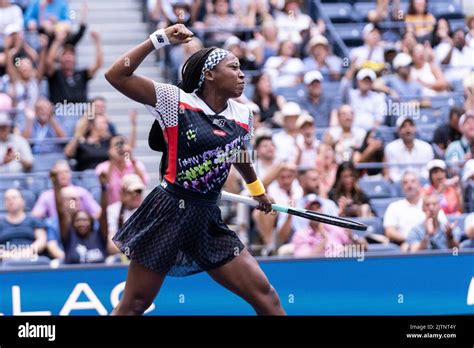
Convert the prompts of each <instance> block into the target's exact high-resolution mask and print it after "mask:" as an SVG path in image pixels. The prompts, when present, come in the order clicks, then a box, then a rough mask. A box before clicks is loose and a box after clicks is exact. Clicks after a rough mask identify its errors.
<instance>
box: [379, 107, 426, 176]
mask: <svg viewBox="0 0 474 348" xmlns="http://www.w3.org/2000/svg"><path fill="white" fill-rule="evenodd" d="M396 126H397V128H398V136H399V137H400V138H399V139H396V140H394V141H392V142H390V143H388V144H387V146H386V147H385V162H386V163H388V164H389V165H391V166H390V167H389V168H388V170H387V174H388V177H389V179H390V180H392V181H393V182H398V181H400V179H401V177H402V174H403V172H404V171H406V170H411V169H412V170H415V171H418V172H419V173H420V175H421V176H422V177H424V178H428V171H427V170H426V168H424V166H422V165H421V164H423V163H427V162H429V161H431V160H432V159H433V158H434V152H433V148H432V147H431V145H430V144H428V143H427V142H425V141H423V140H419V139H416V125H415V121H414V120H413V118H411V117H409V116H401V117H398V118H397V122H396ZM394 164H399V165H402V166H401V167H400V166H393V165H394Z"/></svg>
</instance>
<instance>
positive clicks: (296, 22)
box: [274, 0, 322, 44]
mask: <svg viewBox="0 0 474 348" xmlns="http://www.w3.org/2000/svg"><path fill="white" fill-rule="evenodd" d="M301 5H302V1H300V0H285V3H284V5H283V9H282V11H277V12H276V14H275V15H274V17H275V23H276V25H277V27H278V39H279V40H280V41H286V40H289V41H291V42H293V43H294V44H301V43H302V42H303V36H304V35H305V33H306V34H308V33H309V30H310V29H311V27H313V26H314V22H313V20H312V19H311V17H310V16H308V15H307V14H305V13H303V12H302V11H301ZM321 29H322V28H321V26H320V29H319V31H320V32H322V30H321Z"/></svg>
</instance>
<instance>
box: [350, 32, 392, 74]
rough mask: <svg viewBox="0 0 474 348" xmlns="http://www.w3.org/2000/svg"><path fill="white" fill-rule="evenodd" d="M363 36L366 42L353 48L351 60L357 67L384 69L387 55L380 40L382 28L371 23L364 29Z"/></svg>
mask: <svg viewBox="0 0 474 348" xmlns="http://www.w3.org/2000/svg"><path fill="white" fill-rule="evenodd" d="M362 36H363V39H364V44H363V45H362V46H359V47H356V48H353V49H352V50H351V52H350V59H351V62H353V63H354V64H355V67H356V68H357V69H360V68H363V67H367V68H371V69H372V70H375V71H380V70H382V69H383V67H384V65H385V55H384V48H383V46H382V43H381V41H380V28H379V27H378V26H377V25H374V24H372V23H369V24H367V25H366V26H365V27H364V29H363V30H362Z"/></svg>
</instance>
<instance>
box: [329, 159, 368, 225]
mask: <svg viewBox="0 0 474 348" xmlns="http://www.w3.org/2000/svg"><path fill="white" fill-rule="evenodd" d="M358 180H359V173H358V172H357V169H355V167H354V164H353V163H352V162H342V163H341V164H340V165H339V167H338V168H337V173H336V182H335V183H334V186H333V187H332V189H331V191H329V198H330V199H331V200H333V201H334V202H337V205H338V207H339V214H338V215H339V216H344V217H371V216H372V215H373V214H372V209H371V207H370V203H369V197H367V196H366V194H365V193H364V192H363V191H362V189H361V188H360V187H359V184H358Z"/></svg>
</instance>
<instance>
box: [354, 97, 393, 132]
mask: <svg viewBox="0 0 474 348" xmlns="http://www.w3.org/2000/svg"><path fill="white" fill-rule="evenodd" d="M349 103H350V105H351V107H352V110H353V111H354V124H353V127H359V128H362V129H364V130H366V131H369V130H371V129H372V128H373V127H374V126H375V122H379V123H382V122H383V120H384V106H385V97H384V95H383V94H382V93H378V92H374V91H369V92H368V93H367V95H365V96H363V95H362V94H361V93H360V90H359V89H350V90H349Z"/></svg>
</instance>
